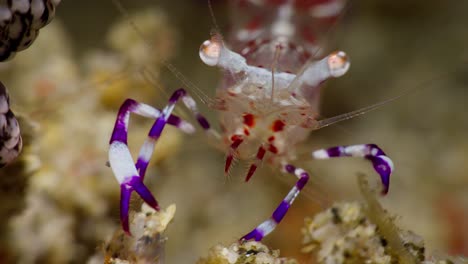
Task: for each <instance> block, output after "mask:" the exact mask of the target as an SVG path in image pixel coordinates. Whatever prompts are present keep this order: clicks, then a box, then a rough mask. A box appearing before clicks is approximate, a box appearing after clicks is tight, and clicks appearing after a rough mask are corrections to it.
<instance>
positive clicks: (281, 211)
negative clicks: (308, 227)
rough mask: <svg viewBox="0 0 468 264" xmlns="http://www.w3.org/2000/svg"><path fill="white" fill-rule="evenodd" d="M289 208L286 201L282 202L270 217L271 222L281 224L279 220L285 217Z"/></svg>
mask: <svg viewBox="0 0 468 264" xmlns="http://www.w3.org/2000/svg"><path fill="white" fill-rule="evenodd" d="M289 206H290V204H289V203H288V202H286V201H282V202H281V203H280V204H279V205H278V207H277V208H276V210H275V211H274V212H273V215H272V216H271V217H272V218H273V220H275V222H276V223H279V222H281V220H282V219H283V217H284V216H285V215H286V213H287V212H288V209H289Z"/></svg>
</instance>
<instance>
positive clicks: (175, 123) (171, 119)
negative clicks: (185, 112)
mask: <svg viewBox="0 0 468 264" xmlns="http://www.w3.org/2000/svg"><path fill="white" fill-rule="evenodd" d="M181 122H182V119H181V118H180V117H178V116H175V115H170V116H169V118H168V119H167V123H168V124H170V125H173V126H175V127H179V125H180V123H181Z"/></svg>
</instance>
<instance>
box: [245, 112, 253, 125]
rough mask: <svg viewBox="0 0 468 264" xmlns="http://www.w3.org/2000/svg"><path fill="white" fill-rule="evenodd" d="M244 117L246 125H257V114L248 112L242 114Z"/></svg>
mask: <svg viewBox="0 0 468 264" xmlns="http://www.w3.org/2000/svg"><path fill="white" fill-rule="evenodd" d="M242 117H243V118H244V125H246V126H248V127H254V126H255V116H254V115H252V114H250V113H247V114H244V115H243V116H242Z"/></svg>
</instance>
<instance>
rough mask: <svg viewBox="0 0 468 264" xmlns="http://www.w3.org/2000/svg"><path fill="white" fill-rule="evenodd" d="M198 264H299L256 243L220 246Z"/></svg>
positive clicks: (214, 248)
mask: <svg viewBox="0 0 468 264" xmlns="http://www.w3.org/2000/svg"><path fill="white" fill-rule="evenodd" d="M197 264H297V262H296V261H295V260H293V259H287V258H282V257H280V252H279V250H271V249H269V248H268V247H267V246H265V245H264V244H262V243H260V242H255V241H248V242H242V241H241V242H236V243H234V244H232V245H230V246H229V247H225V246H222V245H218V246H215V247H213V248H212V249H211V250H210V252H209V253H208V257H206V258H202V259H200V260H199V261H198V262H197Z"/></svg>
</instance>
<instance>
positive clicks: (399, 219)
mask: <svg viewBox="0 0 468 264" xmlns="http://www.w3.org/2000/svg"><path fill="white" fill-rule="evenodd" d="M122 3H123V5H124V6H125V8H126V10H127V11H128V12H129V14H130V15H131V20H132V21H133V23H134V24H135V25H136V27H138V29H139V30H140V32H141V35H143V36H144V39H145V40H143V39H142V38H141V35H140V36H139V35H138V34H137V33H136V31H135V28H133V27H132V26H131V23H129V21H128V20H125V19H124V17H123V15H122V14H121V13H119V11H118V8H116V6H115V5H114V4H113V3H112V1H111V0H102V1H91V0H81V1H70V0H68V1H62V2H61V3H60V5H59V6H58V7H57V10H56V16H55V19H54V20H53V21H52V22H51V23H50V24H49V25H47V26H46V27H44V28H43V29H41V31H40V34H39V36H38V38H37V39H36V41H35V42H34V43H33V44H32V45H31V47H29V48H28V49H27V50H25V51H21V52H19V53H17V54H16V56H15V57H14V58H13V59H11V60H10V61H7V62H2V63H0V80H1V81H2V82H3V83H4V84H5V86H6V87H8V90H9V94H10V106H11V108H12V109H13V111H14V112H15V114H16V115H17V116H18V119H19V123H20V126H21V131H22V133H23V141H24V142H23V143H24V149H23V153H22V154H21V156H20V158H19V159H17V161H15V162H14V163H13V164H10V165H9V166H7V167H5V168H2V169H1V170H0V177H1V178H2V179H3V182H2V183H1V188H0V191H1V194H0V197H1V199H2V207H0V208H1V210H2V211H1V212H0V214H1V216H2V218H1V221H0V222H1V223H2V226H1V227H0V228H1V230H2V232H0V233H1V237H0V242H1V245H2V246H1V247H0V263H25V264H26V263H102V262H103V261H107V263H126V262H118V261H117V260H112V261H114V262H112V261H111V259H118V258H119V257H122V256H124V257H126V258H128V257H129V254H128V253H127V252H124V251H123V249H122V248H125V247H126V246H127V245H133V243H136V242H135V241H127V240H125V241H123V242H122V243H120V244H119V243H117V244H115V241H117V240H119V239H120V238H121V237H122V234H121V233H118V232H120V222H119V195H120V188H119V185H118V183H117V181H116V180H115V178H114V176H113V174H112V171H111V169H110V168H108V167H107V166H106V161H107V148H108V142H109V138H110V134H111V132H112V129H113V125H114V122H115V117H116V114H117V110H118V108H119V106H120V104H121V103H122V102H123V101H124V100H125V99H126V98H128V97H130V98H133V99H135V100H137V101H140V102H144V103H147V104H150V105H153V106H156V107H159V108H162V107H163V106H165V105H166V103H167V99H168V97H169V95H170V93H171V92H172V91H174V90H175V89H177V88H179V87H182V86H184V84H183V83H182V82H181V81H180V79H178V78H176V77H175V76H174V75H173V74H172V73H170V72H169V71H168V70H167V69H166V68H165V67H164V65H163V63H162V61H168V62H170V63H171V64H172V65H174V66H175V67H176V68H177V69H178V70H179V71H180V72H182V73H183V74H184V75H185V77H186V78H187V79H188V80H190V82H192V83H194V84H196V85H197V86H198V87H199V88H201V89H202V90H203V91H205V92H206V93H207V94H208V95H211V96H213V95H214V93H215V89H216V86H217V83H218V81H219V79H220V76H221V75H220V74H219V71H218V70H216V69H214V68H210V67H208V66H205V65H204V64H203V63H202V62H201V61H200V59H199V57H198V49H199V46H200V44H201V43H202V42H203V41H204V40H205V39H208V38H209V34H210V30H211V29H212V28H213V24H212V18H211V16H210V13H209V9H208V5H207V3H206V1H201V0H179V1H150V0H135V1H130V0H124V1H122ZM212 4H213V9H214V13H215V16H216V19H217V21H218V23H219V27H220V28H221V30H222V31H224V33H225V34H227V32H228V30H229V25H230V23H232V20H230V18H229V5H228V3H227V1H225V0H212ZM347 4H348V5H347V8H346V13H345V16H344V17H343V19H342V21H341V22H340V23H339V25H338V26H337V27H336V28H334V29H333V30H332V32H330V34H329V35H328V36H327V38H328V39H329V41H328V42H327V43H328V45H327V47H325V49H326V50H329V51H332V50H337V49H340V50H344V51H346V52H347V54H348V55H349V56H350V58H351V62H352V64H351V65H352V66H351V68H350V71H349V72H348V73H347V74H346V75H345V76H344V77H341V78H339V79H336V80H331V81H329V82H328V83H327V84H326V86H325V87H324V88H323V91H324V92H323V101H322V109H323V110H322V114H323V116H327V117H331V116H334V115H337V114H340V113H345V112H349V111H352V110H355V109H358V108H360V107H363V106H367V105H370V104H373V103H377V102H379V101H383V100H385V99H388V98H390V97H392V96H396V95H400V94H404V95H403V96H402V97H401V98H399V99H398V100H396V101H393V102H390V103H388V104H386V105H385V106H383V107H381V108H379V109H378V110H376V111H373V112H370V113H367V114H365V115H363V116H361V117H358V118H355V119H353V120H349V121H346V122H343V123H340V124H338V125H334V126H332V127H329V128H324V129H323V130H320V131H317V132H315V133H312V134H311V135H310V138H309V140H308V141H307V142H306V144H304V146H302V148H301V149H300V151H299V152H300V153H302V156H301V159H300V160H299V161H296V164H297V165H298V166H302V167H303V168H304V169H307V170H308V171H309V172H310V173H311V176H312V178H311V181H310V182H309V186H308V187H307V188H306V190H305V192H303V193H301V195H300V196H299V197H298V199H297V200H296V202H295V203H294V205H293V206H292V208H291V210H290V211H289V213H288V215H287V216H286V218H285V220H284V221H283V222H282V223H281V224H280V225H279V226H278V227H277V229H276V230H275V231H274V232H273V233H272V234H271V235H270V236H268V237H267V238H266V239H265V240H264V241H263V242H264V243H265V244H266V245H268V246H269V247H270V248H272V249H279V250H280V251H281V256H284V257H288V258H291V259H293V258H294V259H296V260H297V262H299V263H317V262H316V261H317V260H319V261H320V258H319V257H316V256H312V255H310V254H305V253H304V251H307V252H309V251H310V250H307V248H306V250H304V247H305V245H303V242H306V243H308V242H310V241H311V239H312V238H311V237H313V235H309V237H308V235H305V238H304V237H303V235H304V230H307V228H308V227H310V225H311V221H312V220H311V219H312V218H313V217H314V216H316V215H317V213H319V212H324V211H325V212H329V211H327V210H329V209H327V208H329V207H330V206H332V204H334V203H335V202H340V201H346V202H349V204H345V205H343V204H339V206H344V207H345V208H360V207H359V206H358V205H355V204H353V203H352V202H353V201H360V200H362V196H361V195H360V193H359V186H358V184H357V181H356V175H357V174H358V173H361V172H362V173H365V174H366V175H368V178H369V180H370V185H371V186H378V177H377V175H375V173H374V172H373V170H372V168H371V166H369V164H368V163H367V162H365V161H362V160H359V159H335V160H330V161H313V160H312V159H309V155H310V151H312V150H314V149H318V148H323V147H328V146H335V145H348V144H360V143H376V144H379V146H380V147H382V148H383V149H384V150H385V152H386V153H387V154H388V155H389V156H390V157H391V158H392V159H393V161H394V164H395V168H396V170H395V173H394V174H393V176H392V179H391V186H390V192H389V194H388V195H387V196H385V197H379V198H378V199H379V201H380V203H381V204H382V206H383V208H385V209H386V210H387V211H388V213H389V215H390V216H391V217H390V216H389V217H390V218H391V219H392V221H393V222H394V223H395V224H396V225H397V226H399V227H400V228H401V229H403V230H410V231H411V232H412V233H415V234H418V235H419V236H420V237H421V238H422V239H423V240H424V248H425V249H424V250H425V255H426V256H427V257H428V258H429V257H431V256H441V255H442V256H449V255H450V256H463V255H464V256H468V173H467V171H468V139H467V137H466V135H467V132H468V115H467V111H466V110H467V106H466V105H467V102H468V49H467V48H466V46H467V45H468V34H466V33H467V26H468V16H466V10H468V2H466V1H455V0H449V1H436V0H430V1H423V0H413V1H403V0H396V1H386V0H378V1H376V0H360V1H348V3H347ZM145 41H146V43H145ZM148 43H149V44H150V47H151V48H149V47H148V45H147V44H148ZM407 91H410V92H409V93H406V92H407ZM189 92H190V90H189ZM200 108H201V112H203V113H204V114H206V116H207V117H208V118H209V120H210V121H211V122H212V123H213V124H214V126H215V127H217V126H216V125H217V123H216V116H217V115H216V112H214V111H213V110H210V109H209V108H208V106H206V105H203V104H201V103H200ZM176 109H177V110H176V113H177V114H179V115H181V116H183V117H186V118H187V119H189V120H192V119H190V118H191V117H190V115H188V114H187V113H186V111H185V110H184V109H183V107H176ZM131 119H132V122H131V124H130V135H129V145H130V147H131V150H132V151H134V155H135V154H136V153H137V151H138V149H139V147H140V146H141V144H142V143H143V141H144V140H145V138H146V135H147V132H148V129H149V128H150V126H151V124H152V122H151V120H146V119H144V118H140V117H133V116H132V118H131ZM192 121H193V120H192ZM210 145H212V144H211V142H209V141H208V140H207V139H206V138H205V137H204V136H203V134H202V133H197V134H196V135H194V136H185V135H183V134H181V133H179V132H178V131H176V130H175V129H172V128H170V127H166V129H165V131H164V132H163V136H162V138H161V139H160V140H159V142H158V144H157V147H156V151H155V153H156V154H155V156H154V157H153V158H152V163H151V165H150V168H149V169H148V172H147V177H146V184H147V185H148V186H149V187H150V189H151V190H152V192H153V194H154V195H155V197H156V199H158V201H159V203H160V204H161V207H162V208H165V211H164V213H165V214H163V216H164V217H163V219H164V220H157V221H156V220H153V216H154V217H156V219H160V218H159V217H160V215H159V214H154V212H148V208H143V209H142V212H143V213H141V212H140V213H137V214H135V217H134V223H133V224H134V225H139V226H140V227H141V225H144V226H146V225H145V224H144V223H147V222H148V223H153V225H152V227H154V226H156V228H155V230H156V231H154V230H153V231H154V233H151V234H150V235H148V234H146V235H142V236H147V237H150V238H151V239H147V240H146V242H147V244H146V245H155V246H154V248H153V247H152V248H153V249H155V252H153V253H154V254H152V255H151V256H150V257H151V258H153V259H155V258H161V259H165V263H197V260H198V261H199V262H198V263H231V262H223V261H224V260H219V259H217V255H216V254H217V253H216V252H231V251H235V252H236V253H235V254H244V255H248V254H247V253H246V252H251V251H250V250H252V249H251V247H255V250H256V251H255V252H261V253H262V254H265V256H266V257H265V258H268V259H270V258H271V259H272V258H276V257H278V256H279V253H278V252H276V251H270V250H269V249H266V248H263V245H256V244H248V245H246V246H245V247H247V248H248V249H245V248H243V247H242V246H241V247H240V248H239V246H237V245H231V244H232V243H233V242H235V241H236V240H237V239H238V238H240V237H241V236H242V235H244V234H245V233H246V232H248V231H250V230H251V229H252V228H254V227H255V226H256V225H257V224H258V223H260V222H261V221H263V220H264V219H265V218H267V217H269V216H270V214H271V212H272V211H273V210H274V208H275V207H276V205H277V204H278V203H279V202H280V201H281V199H282V198H283V197H284V195H285V194H286V193H287V192H288V191H289V189H290V187H291V186H292V185H293V184H294V182H295V179H294V177H290V176H287V175H283V174H281V172H280V171H279V170H277V169H271V168H268V167H267V166H263V168H262V169H261V170H259V172H258V173H257V174H256V175H255V177H253V179H252V180H251V181H250V182H249V183H248V184H245V183H244V179H243V175H244V172H245V170H246V166H244V164H242V163H241V164H238V165H237V169H236V170H234V172H233V173H232V174H231V177H230V178H228V179H227V178H225V177H224V173H223V168H224V158H225V154H224V153H221V152H219V151H217V150H216V149H215V148H213V147H211V146H210ZM343 203H344V202H343ZM172 204H176V205H177V212H176V211H175V206H172ZM140 205H141V202H140V201H138V200H137V199H135V201H133V205H132V206H133V208H134V209H137V210H136V211H139V208H140ZM346 206H348V207H346ZM353 206H354V207H353ZM340 208H341V207H340ZM145 210H146V211H145ZM330 210H331V209H330ZM353 210H358V209H353ZM323 214H324V213H322V215H321V216H320V217H321V218H320V217H319V219H322V220H323V219H326V218H327V217H329V215H328V216H324V215H323ZM306 217H309V218H307V219H308V220H306V221H305V220H304V219H305V218H306ZM171 220H172V222H171V223H170V224H169V222H170V221H171ZM322 220H320V221H322ZM158 221H162V222H158ZM320 221H319V222H320ZM154 223H158V224H157V225H156V224H154ZM161 223H162V224H161ZM314 223H315V222H314ZM168 224H169V225H168ZM305 224H306V226H305V227H304V225H305ZM321 224H323V221H322V222H320V224H317V223H315V224H313V225H319V226H321ZM167 225H168V226H167ZM166 226H167V230H166V231H165V232H164V234H163V235H160V234H159V233H158V232H161V231H162V230H164V229H165V228H166ZM301 230H302V231H301ZM372 230H373V229H372ZM342 231H343V230H342ZM143 233H144V232H143V231H142V234H143ZM314 239H316V238H314ZM373 239H375V238H373ZM304 240H305V241H304ZM119 241H121V240H119ZM314 241H321V240H320V239H316V240H314ZM137 242H138V241H137ZM379 242H381V241H379ZM219 243H222V244H224V245H231V246H227V247H228V249H222V248H221V249H220V248H219V246H217V245H218V244H219ZM137 244H138V243H137ZM418 245H419V244H418ZM137 246H138V245H137ZM306 246H307V245H306ZM210 248H211V251H210ZM120 249H122V250H120ZM239 250H240V251H241V253H239ZM379 250H382V249H379ZM116 252H117V253H116ZM252 252H253V251H252ZM119 254H120V255H119ZM213 254H214V255H213ZM229 254H231V253H229ZM233 254H234V253H233ZM235 254H234V255H235ZM137 255H138V254H137ZM319 255H320V252H319V253H317V256H319ZM203 256H207V257H206V258H205V259H200V258H201V257H203ZM212 256H215V258H214V260H213V259H210V257H212ZM229 256H233V255H232V254H231V255H229ZM236 256H237V255H236ZM272 256H273V257H272ZM131 257H134V258H138V257H141V255H138V256H133V255H132V256H131ZM145 257H147V255H145ZM247 260H248V259H247ZM210 261H211V262H210ZM236 261H237V259H236ZM275 261H276V260H275ZM281 261H283V262H271V263H294V262H292V260H287V259H283V260H281ZM321 261H322V262H323V259H322V260H321ZM460 261H461V260H460ZM141 263H151V262H141ZM161 263H162V262H161ZM233 263H234V262H233ZM242 263H244V262H242ZM245 263H248V262H245ZM252 263H255V262H252ZM268 263H269V262H268ZM332 263H340V262H332ZM343 263H345V262H343ZM382 263H386V262H385V261H383V262H382ZM460 263H462V262H460Z"/></svg>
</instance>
